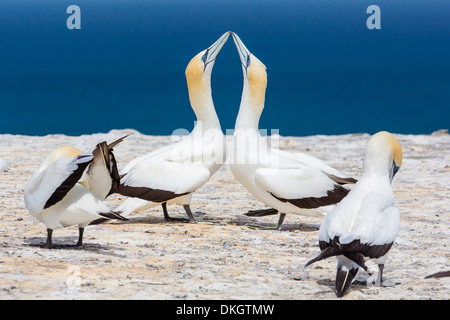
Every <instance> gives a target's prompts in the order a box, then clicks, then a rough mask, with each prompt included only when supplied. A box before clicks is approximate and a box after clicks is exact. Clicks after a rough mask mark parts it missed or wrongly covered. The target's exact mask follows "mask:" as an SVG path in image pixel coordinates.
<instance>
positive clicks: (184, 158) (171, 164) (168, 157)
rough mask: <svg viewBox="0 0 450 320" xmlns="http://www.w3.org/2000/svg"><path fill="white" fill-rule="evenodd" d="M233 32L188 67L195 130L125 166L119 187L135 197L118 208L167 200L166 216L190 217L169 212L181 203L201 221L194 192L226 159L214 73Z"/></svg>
mask: <svg viewBox="0 0 450 320" xmlns="http://www.w3.org/2000/svg"><path fill="white" fill-rule="evenodd" d="M229 34H230V33H229V32H226V33H225V34H223V35H222V36H221V37H220V38H219V39H218V40H217V41H216V42H215V43H214V44H213V45H212V46H210V47H209V48H208V49H206V50H203V51H202V52H200V53H199V54H197V55H196V56H195V57H194V58H192V60H191V61H190V62H189V64H188V66H187V68H186V80H187V86H188V91H189V100H190V103H191V106H192V108H193V110H194V113H195V115H196V117H197V121H196V124H195V127H194V129H193V130H192V132H191V133H190V134H189V135H188V136H186V137H185V138H184V139H183V140H182V141H179V142H177V143H174V144H171V145H168V146H166V147H163V148H161V149H158V150H155V151H153V152H151V153H149V154H146V155H143V156H141V157H138V158H136V159H134V160H132V161H131V162H130V163H128V164H127V165H126V166H125V167H124V169H123V170H122V171H121V172H120V174H121V176H122V175H123V178H122V179H121V184H120V186H119V188H118V189H117V193H119V194H122V195H124V196H128V197H129V198H127V199H126V200H125V201H124V202H123V203H122V204H121V205H120V206H119V207H118V208H116V210H117V211H118V212H121V214H122V215H123V216H127V215H128V214H130V213H132V212H137V211H141V210H146V209H149V208H151V207H154V206H156V205H158V204H161V205H162V208H163V212H164V218H165V220H166V221H175V220H178V221H179V220H182V221H187V220H186V219H183V218H182V219H177V218H171V217H170V216H169V214H168V212H167V205H168V204H169V205H170V204H177V205H180V206H183V208H184V210H185V211H186V214H187V215H188V217H189V221H191V222H194V221H195V217H194V216H193V214H192V212H191V209H190V202H191V197H192V194H193V192H195V191H196V190H197V189H198V188H200V187H201V186H203V185H204V184H205V183H206V182H207V181H208V179H209V178H210V177H211V176H212V175H213V174H214V173H215V172H216V171H217V170H218V169H219V168H220V167H221V166H222V164H223V163H224V162H225V155H226V144H225V136H224V135H223V132H222V129H221V127H220V122H219V118H218V117H217V114H216V111H215V109H214V104H213V99H212V95H211V73H212V69H213V66H214V63H215V60H216V57H217V55H218V54H219V51H220V50H221V48H222V47H223V45H224V44H225V42H226V41H227V39H228V36H229Z"/></svg>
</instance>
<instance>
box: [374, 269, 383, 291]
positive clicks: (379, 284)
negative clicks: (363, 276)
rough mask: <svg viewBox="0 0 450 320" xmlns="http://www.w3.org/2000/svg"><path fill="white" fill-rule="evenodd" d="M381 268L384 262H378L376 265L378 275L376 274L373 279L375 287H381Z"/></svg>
mask: <svg viewBox="0 0 450 320" xmlns="http://www.w3.org/2000/svg"><path fill="white" fill-rule="evenodd" d="M383 269H384V264H379V265H378V276H377V280H376V281H375V285H376V286H377V287H381V283H382V282H383Z"/></svg>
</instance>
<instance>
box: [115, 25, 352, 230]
mask: <svg viewBox="0 0 450 320" xmlns="http://www.w3.org/2000/svg"><path fill="white" fill-rule="evenodd" d="M230 33H231V34H232V36H233V40H234V42H235V44H236V47H237V49H238V52H239V57H240V60H241V63H242V69H243V74H244V88H243V93H242V100H241V106H240V109H239V114H238V117H237V120H236V128H235V133H234V155H235V156H236V159H237V161H232V163H231V171H232V173H233V175H234V177H235V178H236V179H237V180H238V181H239V182H240V183H241V184H243V185H244V186H245V187H246V188H247V189H248V191H250V192H251V193H252V194H253V195H255V196H256V197H257V198H258V199H260V200H261V201H262V202H264V203H265V204H266V205H268V206H270V207H271V208H274V209H270V210H268V211H266V210H262V213H263V214H266V213H267V212H275V213H276V212H277V211H279V212H281V214H280V220H279V223H278V225H277V228H280V227H281V224H282V221H283V219H284V216H285V214H286V213H297V214H304V215H317V214H319V213H317V212H313V211H308V210H304V209H311V208H317V207H320V206H324V205H330V204H335V203H337V202H339V201H340V200H341V199H342V198H343V197H345V196H346V195H347V193H348V191H349V190H348V189H346V188H344V187H342V186H341V184H344V183H354V182H355V180H354V179H352V178H351V177H349V176H347V175H345V174H343V173H341V172H339V171H337V170H335V169H333V168H331V167H329V166H328V165H326V164H325V163H324V162H322V161H321V160H319V159H317V158H314V157H311V156H308V155H306V154H301V153H297V154H291V153H288V152H284V151H280V150H275V149H270V150H268V151H269V152H268V153H265V152H262V153H261V154H258V155H257V156H256V161H254V162H253V161H248V159H247V158H248V157H247V156H248V155H249V153H250V152H251V151H250V150H248V149H247V148H246V147H247V146H248V144H247V143H248V140H246V138H247V137H249V135H250V138H254V139H253V140H252V141H250V144H252V145H260V144H261V142H262V138H261V136H260V134H259V132H258V122H259V117H260V115H261V112H262V109H263V107H264V100H265V90H266V85H267V74H266V70H265V66H264V65H263V64H262V63H261V62H260V61H259V60H258V58H256V57H255V56H254V55H252V54H251V53H250V52H249V51H248V50H247V48H246V47H245V45H244V44H243V42H242V41H241V40H240V39H239V37H238V36H237V35H236V34H235V33H232V32H227V33H225V34H224V35H222V36H221V37H220V39H219V40H218V41H216V42H215V43H214V44H213V45H212V46H211V47H209V48H208V49H206V50H205V51H202V52H200V53H199V54H197V55H196V56H195V57H194V58H193V59H192V60H191V61H190V62H189V64H188V66H187V68H186V80H187V84H188V89H189V98H190V102H191V106H192V108H193V109H194V112H195V114H196V116H197V125H196V126H195V128H194V130H193V131H192V132H191V134H190V135H189V136H188V137H187V138H186V139H184V140H183V141H181V142H179V143H176V144H173V145H169V146H167V147H165V148H162V149H159V150H156V151H154V152H151V153H149V154H147V155H144V156H141V157H139V158H137V159H135V160H133V161H132V162H130V163H129V164H128V165H127V166H126V167H125V168H124V169H123V171H122V172H121V174H123V175H124V178H123V179H122V180H121V185H120V186H119V188H118V190H117V192H118V193H120V194H122V195H125V196H128V197H130V198H128V199H127V200H125V201H124V202H123V204H122V205H120V206H119V207H118V208H117V211H119V212H122V215H124V216H127V215H128V214H130V213H132V212H136V211H140V210H145V209H148V208H150V207H154V206H156V205H158V204H162V207H163V211H164V217H165V219H166V220H171V219H172V218H170V217H169V215H168V212H167V204H172V203H175V204H178V205H182V206H183V207H184V209H185V211H186V213H187V215H188V216H189V220H190V221H194V220H195V218H194V216H193V214H192V212H191V210H190V201H191V197H192V193H193V192H194V191H195V190H197V189H198V188H199V187H201V186H202V185H204V184H205V183H206V182H207V181H208V179H209V178H210V177H211V176H212V175H213V174H214V173H215V172H216V171H217V170H218V169H219V168H220V167H221V165H222V163H223V162H224V160H225V154H226V144H225V140H224V136H223V134H222V131H221V127H220V122H219V119H218V117H217V114H216V112H215V109H214V104H213V100H212V96H211V73H212V69H213V66H214V62H215V59H216V57H217V55H218V53H219V51H220V49H221V48H222V47H223V45H224V44H225V42H226V41H227V39H228V37H229V35H230ZM207 131H209V132H213V133H214V132H215V134H209V135H208V134H206V132H207ZM239 159H243V161H240V160H239ZM275 210H277V211H275Z"/></svg>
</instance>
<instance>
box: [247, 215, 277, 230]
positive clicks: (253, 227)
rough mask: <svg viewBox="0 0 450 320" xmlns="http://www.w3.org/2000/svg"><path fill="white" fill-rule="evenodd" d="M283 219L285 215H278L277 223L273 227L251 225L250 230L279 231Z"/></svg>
mask: <svg viewBox="0 0 450 320" xmlns="http://www.w3.org/2000/svg"><path fill="white" fill-rule="evenodd" d="M285 217H286V213H280V218H279V219H278V223H277V224H276V225H275V226H262V225H251V226H250V228H251V229H260V230H281V225H282V224H283V221H284V218H285Z"/></svg>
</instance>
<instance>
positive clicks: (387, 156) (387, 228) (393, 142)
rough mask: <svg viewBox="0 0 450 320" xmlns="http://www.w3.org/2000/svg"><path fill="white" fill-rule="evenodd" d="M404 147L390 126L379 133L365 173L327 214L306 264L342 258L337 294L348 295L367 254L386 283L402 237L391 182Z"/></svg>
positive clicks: (371, 141)
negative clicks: (394, 250) (390, 253)
mask: <svg viewBox="0 0 450 320" xmlns="http://www.w3.org/2000/svg"><path fill="white" fill-rule="evenodd" d="M402 157H403V155H402V148H401V146H400V143H399V142H398V141H397V139H395V138H394V136H393V135H392V134H390V133H388V132H386V131H381V132H379V133H377V134H375V135H373V136H372V137H371V138H370V139H369V141H368V143H367V145H366V149H365V155H364V165H363V172H362V175H361V178H360V179H359V181H358V182H357V183H356V185H355V186H354V188H353V189H352V190H351V191H350V193H349V194H348V196H347V197H346V198H345V199H344V200H342V201H341V202H340V203H339V204H338V205H337V206H336V207H335V208H333V210H331V211H330V212H329V213H328V214H327V215H326V217H325V218H324V220H323V222H322V224H321V226H320V230H319V247H320V250H321V253H320V254H319V256H317V257H316V258H314V259H312V260H311V261H309V262H308V263H307V264H306V266H309V265H310V264H311V263H314V262H316V261H319V260H322V259H326V258H329V257H332V256H336V257H337V263H338V264H337V273H336V295H337V296H338V297H342V296H343V295H345V294H346V293H347V291H348V290H349V288H350V284H351V282H352V280H353V278H354V277H355V275H356V273H357V271H358V269H359V268H363V269H365V270H366V271H367V267H366V265H365V264H364V260H365V259H374V262H375V263H376V264H378V267H379V272H378V276H377V279H376V282H375V284H376V285H381V282H382V272H383V268H384V264H385V262H386V258H387V253H388V251H389V249H390V248H391V246H392V244H393V243H394V240H395V238H396V237H397V233H398V229H399V223H400V216H399V212H398V210H397V209H396V208H395V207H394V194H393V192H392V188H391V182H392V179H393V178H394V175H395V174H396V173H397V171H398V170H399V168H400V166H401V164H402Z"/></svg>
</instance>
